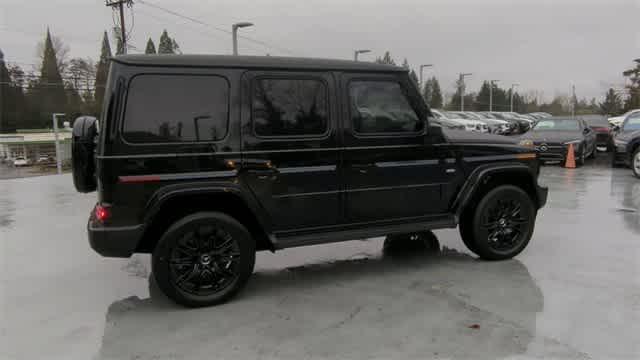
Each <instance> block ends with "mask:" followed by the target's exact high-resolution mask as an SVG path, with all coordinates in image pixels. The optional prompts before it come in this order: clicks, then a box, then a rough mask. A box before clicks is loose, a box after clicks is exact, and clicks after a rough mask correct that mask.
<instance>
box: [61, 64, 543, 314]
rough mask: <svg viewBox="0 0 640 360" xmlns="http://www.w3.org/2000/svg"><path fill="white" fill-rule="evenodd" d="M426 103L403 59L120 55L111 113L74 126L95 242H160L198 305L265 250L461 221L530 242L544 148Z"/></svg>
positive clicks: (120, 248) (512, 242)
mask: <svg viewBox="0 0 640 360" xmlns="http://www.w3.org/2000/svg"><path fill="white" fill-rule="evenodd" d="M429 116H430V111H429V108H428V107H427V106H426V104H425V103H424V101H423V100H422V98H421V97H420V93H419V91H418V89H417V87H416V86H415V84H414V83H413V82H412V80H411V79H410V77H409V76H408V74H407V71H406V70H405V69H403V68H399V67H395V66H389V65H380V64H374V63H367V62H352V61H340V60H320V59H297V58H279V57H244V56H204V55H203V56H191V55H178V56H173V55H158V56H154V55H128V56H119V57H116V58H114V59H113V60H112V63H111V68H110V72H109V79H108V81H107V85H106V91H105V98H104V109H103V112H102V115H101V118H100V120H99V121H97V120H96V119H95V118H91V117H82V118H79V119H78V120H76V122H75V123H74V128H73V179H74V183H75V185H76V187H77V189H78V190H79V191H81V192H91V191H94V190H96V189H97V191H98V202H97V204H96V206H95V208H94V210H93V211H92V212H91V215H90V218H89V223H88V231H89V242H90V244H91V246H92V247H93V249H95V251H97V252H98V253H100V254H102V255H104V256H111V257H128V256H130V255H132V254H133V253H136V252H139V253H152V254H153V256H152V271H153V274H154V276H155V279H156V280H157V283H158V285H159V287H160V288H161V289H162V290H163V291H164V292H165V293H166V294H167V295H168V296H169V297H170V298H172V299H173V300H175V301H176V302H178V303H181V304H183V305H187V306H204V305H212V304H217V303H220V302H222V301H225V300H227V299H229V298H230V297H232V296H233V295H234V294H236V293H237V292H238V291H239V290H240V289H241V288H242V287H243V286H244V285H245V284H246V282H247V280H248V279H249V277H250V275H251V273H252V271H253V266H254V261H255V252H256V251H257V250H271V251H275V250H278V249H283V248H288V247H293V246H305V245H313V244H320V243H328V242H336V241H344V240H352V239H361V238H368V237H375V236H383V235H392V236H394V237H395V238H403V237H406V239H407V241H411V240H410V239H415V238H416V235H420V234H421V233H423V232H426V231H429V230H430V229H439V228H455V227H456V226H457V225H459V226H460V233H461V235H462V239H463V241H464V243H465V244H466V245H467V246H468V248H469V249H470V250H471V251H472V252H474V253H475V254H477V255H478V256H480V257H481V258H483V259H488V260H499V259H507V258H511V257H513V256H515V255H517V254H518V253H520V252H521V251H522V250H523V249H524V248H525V246H526V245H527V243H528V242H529V239H530V238H531V236H532V233H533V229H534V223H535V219H536V213H537V211H538V210H539V209H540V208H541V207H542V206H543V205H544V204H545V202H546V198H547V189H546V188H544V187H541V186H539V185H538V182H537V177H538V171H539V161H538V159H537V154H536V153H535V152H532V149H529V148H524V147H520V146H518V145H517V144H516V143H515V140H512V139H509V138H507V137H501V136H497V135H485V134H473V133H468V132H464V131H450V132H448V131H447V132H445V131H444V130H443V129H442V128H441V127H440V126H431V125H430V121H429ZM98 123H99V125H98Z"/></svg>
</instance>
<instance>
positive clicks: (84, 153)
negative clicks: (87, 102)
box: [71, 116, 98, 193]
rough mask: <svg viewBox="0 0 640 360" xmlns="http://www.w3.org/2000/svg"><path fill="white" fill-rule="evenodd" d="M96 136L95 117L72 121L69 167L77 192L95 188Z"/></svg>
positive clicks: (90, 190) (85, 191)
mask: <svg viewBox="0 0 640 360" xmlns="http://www.w3.org/2000/svg"><path fill="white" fill-rule="evenodd" d="M97 134H98V128H97V119H96V118H95V117H92V116H81V117H79V118H77V119H76V120H75V121H74V123H73V136H72V138H71V167H72V171H73V184H74V185H75V187H76V190H78V191H79V192H83V193H87V192H92V191H95V190H96V188H97V184H96V175H95V172H96V164H95V148H96V135H97Z"/></svg>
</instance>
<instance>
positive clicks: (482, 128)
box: [431, 109, 489, 133]
mask: <svg viewBox="0 0 640 360" xmlns="http://www.w3.org/2000/svg"><path fill="white" fill-rule="evenodd" d="M431 112H437V113H438V114H440V115H441V116H442V117H443V118H445V119H449V120H455V121H457V122H459V123H461V124H463V125H464V129H465V130H466V131H474V132H481V133H487V132H489V126H488V125H487V124H485V123H484V122H482V121H479V120H469V119H464V118H462V117H460V116H457V115H455V114H454V113H450V112H448V111H444V110H433V109H432V110H431Z"/></svg>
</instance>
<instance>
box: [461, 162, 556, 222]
mask: <svg viewBox="0 0 640 360" xmlns="http://www.w3.org/2000/svg"><path fill="white" fill-rule="evenodd" d="M509 174H518V175H519V176H522V177H524V178H525V179H527V180H526V181H528V182H529V183H528V184H527V185H528V186H530V187H531V189H533V190H534V191H535V194H534V196H535V198H534V201H535V202H536V205H537V207H538V209H539V208H541V207H543V206H544V205H545V203H546V201H547V193H548V190H547V188H544V187H541V186H540V185H538V181H537V174H536V173H535V172H534V170H533V169H532V168H531V167H529V166H527V165H525V164H522V163H508V164H505V163H502V164H487V165H482V166H479V167H477V168H475V169H474V170H473V171H472V172H471V174H470V175H469V176H468V177H467V180H466V181H465V183H464V184H463V185H462V188H461V190H460V192H459V193H458V196H457V197H456V198H455V200H454V201H453V204H452V205H451V208H452V210H453V213H454V214H455V215H456V217H457V218H460V216H461V214H462V211H463V210H464V208H465V207H466V206H467V205H468V204H469V202H470V201H471V199H472V198H473V195H474V194H475V193H476V191H478V189H479V188H480V186H482V184H483V183H484V181H486V180H487V179H489V178H490V177H492V176H495V175H501V176H505V175H509Z"/></svg>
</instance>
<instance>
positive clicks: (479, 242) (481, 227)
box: [460, 185, 536, 260]
mask: <svg viewBox="0 0 640 360" xmlns="http://www.w3.org/2000/svg"><path fill="white" fill-rule="evenodd" d="M466 214H467V216H466V218H463V219H461V222H460V234H461V236H462V237H463V241H464V243H465V244H466V245H467V247H468V248H469V250H471V251H472V252H474V253H475V254H477V255H478V256H480V257H481V258H483V259H485V260H504V259H510V258H512V257H514V256H516V255H518V254H519V253H520V252H522V250H524V248H525V247H526V246H527V244H528V243H529V240H530V239H531V236H532V235H533V229H534V224H535V219H536V208H535V206H534V203H533V201H532V200H531V198H530V197H529V195H528V194H527V193H526V192H524V191H523V190H522V189H521V188H519V187H516V186H513V185H501V186H498V187H496V188H494V189H493V190H491V191H489V192H488V193H487V194H486V195H484V196H483V197H482V199H481V200H480V202H479V203H478V206H477V207H476V208H475V210H472V211H467V212H466Z"/></svg>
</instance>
